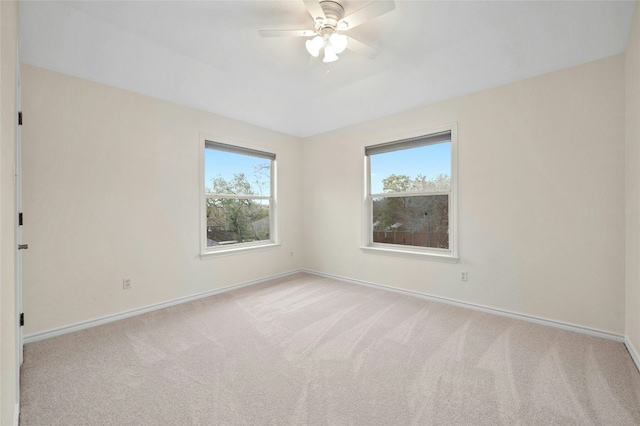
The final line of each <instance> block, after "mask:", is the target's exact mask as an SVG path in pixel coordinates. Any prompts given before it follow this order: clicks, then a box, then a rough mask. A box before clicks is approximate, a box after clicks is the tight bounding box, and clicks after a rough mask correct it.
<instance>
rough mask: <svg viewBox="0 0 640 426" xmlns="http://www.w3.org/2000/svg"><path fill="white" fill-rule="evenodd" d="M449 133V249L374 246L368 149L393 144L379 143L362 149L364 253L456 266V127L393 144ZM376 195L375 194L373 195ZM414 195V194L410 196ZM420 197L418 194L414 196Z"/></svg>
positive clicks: (416, 134) (420, 133) (425, 132)
mask: <svg viewBox="0 0 640 426" xmlns="http://www.w3.org/2000/svg"><path fill="white" fill-rule="evenodd" d="M447 131H450V132H451V182H452V186H451V195H450V199H449V247H450V248H449V249H438V248H426V247H416V246H402V245H397V244H384V243H374V242H373V232H372V226H373V217H372V210H373V209H372V202H373V201H372V197H371V164H370V161H369V156H368V155H366V148H367V147H368V146H374V145H379V144H380V143H393V141H381V142H379V143H373V144H369V145H366V146H364V147H363V156H364V182H365V184H364V185H363V186H364V196H363V203H362V245H361V247H360V248H361V249H362V251H363V252H366V253H374V254H385V255H392V256H401V257H412V258H419V259H429V260H437V261H442V262H450V263H456V262H458V260H459V259H460V257H459V241H458V229H459V228H458V125H457V123H451V124H447V125H444V126H439V127H433V128H429V129H425V130H421V131H418V132H412V133H411V134H403V135H399V137H397V138H394V140H395V141H398V142H400V141H402V140H405V139H410V138H415V137H419V136H428V135H430V134H435V133H442V132H447ZM431 194H433V193H431ZM374 195H375V194H374ZM384 195H385V196H397V195H402V194H391V193H390V194H384ZM411 195H412V196H413V195H416V194H413V193H412V194H411ZM417 195H419V194H417Z"/></svg>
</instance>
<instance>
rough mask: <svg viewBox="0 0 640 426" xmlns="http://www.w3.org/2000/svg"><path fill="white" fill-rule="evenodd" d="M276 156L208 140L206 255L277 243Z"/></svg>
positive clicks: (204, 247) (205, 153)
mask: <svg viewBox="0 0 640 426" xmlns="http://www.w3.org/2000/svg"><path fill="white" fill-rule="evenodd" d="M275 161H276V156H275V154H272V153H268V152H264V151H259V150H255V149H250V148H247V147H241V146H236V145H230V144H226V143H220V142H212V141H210V140H206V139H205V141H204V169H203V170H204V173H203V175H204V176H203V180H204V182H203V183H204V185H203V188H204V191H203V194H204V196H203V201H202V203H203V215H202V216H203V217H202V221H203V224H204V226H203V228H204V230H203V232H202V244H201V246H202V253H203V254H207V253H216V252H229V251H235V250H239V249H247V248H253V247H257V246H265V245H273V244H275V242H276V238H275V232H274V231H275V203H276V201H275V197H274V194H275V188H274V186H275V179H274V169H275Z"/></svg>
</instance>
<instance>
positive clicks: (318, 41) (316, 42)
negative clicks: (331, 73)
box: [304, 36, 324, 58]
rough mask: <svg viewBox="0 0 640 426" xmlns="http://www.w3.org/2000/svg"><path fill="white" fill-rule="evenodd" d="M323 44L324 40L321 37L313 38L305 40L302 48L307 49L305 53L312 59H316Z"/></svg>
mask: <svg viewBox="0 0 640 426" xmlns="http://www.w3.org/2000/svg"><path fill="white" fill-rule="evenodd" d="M323 44H324V40H323V39H322V37H320V36H315V37H314V38H312V39H311V40H307V41H306V42H305V43H304V46H305V47H306V48H307V52H309V54H310V55H311V56H313V57H314V58H317V57H318V55H319V54H320V49H321V48H322V45H323Z"/></svg>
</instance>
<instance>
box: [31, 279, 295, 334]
mask: <svg viewBox="0 0 640 426" xmlns="http://www.w3.org/2000/svg"><path fill="white" fill-rule="evenodd" d="M299 272H303V271H302V270H301V269H298V270H293V271H289V272H284V273H282V274H277V275H271V276H269V277H266V278H260V279H257V280H252V281H246V282H243V283H239V284H233V285H230V286H226V287H222V288H217V289H215V290H209V291H205V292H203V293H198V294H194V295H191V296H185V297H180V298H178V299H174V300H169V301H166V302H162V303H156V304H153V305H148V306H143V307H141V308H135V309H131V310H128V311H124V312H119V313H117V314H113V315H107V316H104V317H99V318H93V319H90V320H87V321H82V322H78V323H75V324H70V325H65V326H62V327H57V328H52V329H49V330H45V331H40V332H37V333H32V334H27V335H25V336H24V340H23V342H24V344H25V345H26V344H29V343H33V342H37V341H40V340H45V339H50V338H52V337H56V336H61V335H63V334H67V333H72V332H74V331H79V330H84V329H87V328H91V327H96V326H98V325H102V324H107V323H110V322H113V321H119V320H122V319H125V318H130V317H133V316H136V315H140V314H145V313H147V312H151V311H157V310H158V309H163V308H168V307H170V306H175V305H179V304H182V303H187V302H191V301H193V300H198V299H202V298H204V297H209V296H213V295H216V294H220V293H225V292H228V291H232V290H237V289H239V288H242V287H248V286H252V285H256V284H260V283H263V282H265V281H271V280H274V279H278V278H283V277H287V276H289V275H293V274H296V273H299Z"/></svg>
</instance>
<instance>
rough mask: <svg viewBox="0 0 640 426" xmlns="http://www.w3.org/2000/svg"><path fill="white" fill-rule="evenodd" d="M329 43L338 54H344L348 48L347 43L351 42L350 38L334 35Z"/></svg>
mask: <svg viewBox="0 0 640 426" xmlns="http://www.w3.org/2000/svg"><path fill="white" fill-rule="evenodd" d="M329 42H330V43H331V47H332V48H333V51H334V52H335V53H336V54H339V53H342V52H344V49H346V48H347V43H348V42H349V38H348V37H347V36H346V35H344V34H338V33H333V34H331V37H329Z"/></svg>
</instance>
